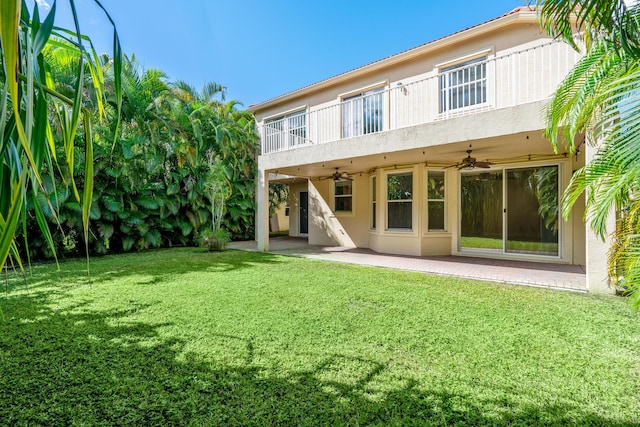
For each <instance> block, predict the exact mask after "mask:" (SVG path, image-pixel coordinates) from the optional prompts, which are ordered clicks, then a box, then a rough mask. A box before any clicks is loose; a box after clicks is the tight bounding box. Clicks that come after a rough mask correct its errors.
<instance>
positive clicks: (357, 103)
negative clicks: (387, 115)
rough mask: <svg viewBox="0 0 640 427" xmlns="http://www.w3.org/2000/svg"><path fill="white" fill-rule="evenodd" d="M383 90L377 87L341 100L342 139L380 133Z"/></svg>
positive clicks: (382, 114)
mask: <svg viewBox="0 0 640 427" xmlns="http://www.w3.org/2000/svg"><path fill="white" fill-rule="evenodd" d="M383 117H384V88H382V87H379V88H376V89H373V90H369V91H367V92H362V93H359V94H357V95H354V96H350V97H348V98H343V100H342V137H343V138H351V137H354V136H358V135H364V134H367V133H374V132H380V131H382V124H383Z"/></svg>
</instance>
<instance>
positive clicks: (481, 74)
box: [440, 56, 487, 113]
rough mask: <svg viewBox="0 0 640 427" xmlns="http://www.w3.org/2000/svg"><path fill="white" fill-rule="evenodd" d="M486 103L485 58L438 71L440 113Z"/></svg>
mask: <svg viewBox="0 0 640 427" xmlns="http://www.w3.org/2000/svg"><path fill="white" fill-rule="evenodd" d="M485 102H487V57H486V56H483V57H480V58H476V59H472V60H470V61H466V62H463V63H459V64H456V65H453V66H451V67H446V68H443V69H442V70H440V112H441V113H444V112H446V111H451V110H457V109H459V108H465V107H471V106H473V105H478V104H484V103H485Z"/></svg>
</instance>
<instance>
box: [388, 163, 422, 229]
mask: <svg viewBox="0 0 640 427" xmlns="http://www.w3.org/2000/svg"><path fill="white" fill-rule="evenodd" d="M415 172H416V171H415V170H414V168H412V169H405V170H393V171H389V172H387V173H386V174H385V175H384V176H385V187H384V189H385V192H384V193H385V231H386V232H389V233H412V234H415V232H416V226H415V220H416V213H415V212H414V209H415V206H416V205H415V203H414V201H415V200H416V199H415V188H416V185H415V182H414V181H415V176H416V174H415ZM407 175H409V176H411V198H410V199H389V178H390V177H392V176H407ZM390 203H411V209H410V212H411V227H410V228H405V227H389V204H390Z"/></svg>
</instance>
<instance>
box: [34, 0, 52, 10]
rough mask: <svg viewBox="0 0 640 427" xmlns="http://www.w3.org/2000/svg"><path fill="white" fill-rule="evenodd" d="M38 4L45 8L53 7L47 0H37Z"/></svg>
mask: <svg viewBox="0 0 640 427" xmlns="http://www.w3.org/2000/svg"><path fill="white" fill-rule="evenodd" d="M36 4H37V5H38V6H40V7H42V8H44V9H49V8H50V7H51V6H49V3H47V1H46V0H36Z"/></svg>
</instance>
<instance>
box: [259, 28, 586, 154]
mask: <svg viewBox="0 0 640 427" xmlns="http://www.w3.org/2000/svg"><path fill="white" fill-rule="evenodd" d="M579 58H580V54H579V53H578V52H575V51H574V50H573V49H571V48H570V47H568V46H567V45H566V44H564V43H560V42H555V41H549V42H546V43H544V44H540V45H537V46H534V47H529V48H526V49H522V50H518V51H513V52H509V53H505V54H502V55H498V56H495V57H489V56H488V55H487V54H484V55H483V54H482V53H479V54H476V55H473V56H472V57H471V58H470V59H462V60H460V61H457V62H455V63H454V64H452V65H451V64H446V65H445V66H441V67H436V69H435V70H433V71H431V72H429V73H425V74H422V75H420V76H415V77H412V78H407V79H403V80H402V81H395V82H384V83H381V84H380V85H377V86H376V85H374V87H369V88H366V89H363V90H362V91H360V92H356V93H350V94H349V95H346V96H343V97H340V98H339V99H336V100H335V101H333V102H329V103H325V104H322V105H317V106H313V105H310V106H308V107H307V108H305V109H301V110H297V111H293V112H288V113H286V114H283V115H281V116H277V117H272V118H270V119H267V120H264V121H263V122H262V123H260V124H259V130H260V135H261V141H262V145H261V148H262V154H267V153H273V152H278V151H285V150H291V149H295V148H298V147H302V146H307V145H310V144H322V143H326V142H331V141H337V140H342V139H345V140H346V139H350V138H354V137H358V136H362V135H366V134H371V133H378V132H384V131H389V130H395V129H401V128H407V127H411V126H417V125H422V124H427V123H431V122H435V121H440V120H446V119H449V118H452V117H458V116H462V115H468V114H475V113H477V112H481V111H487V110H493V109H501V108H508V107H513V106H517V105H521V104H526V103H530V102H537V101H542V100H545V99H548V98H549V97H550V96H551V95H552V94H553V92H554V91H555V89H556V88H557V86H558V84H559V83H560V82H561V81H562V79H563V78H564V77H565V76H566V75H567V73H568V72H569V70H570V69H571V68H572V67H573V65H574V64H575V63H576V62H577V61H578V60H579Z"/></svg>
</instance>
